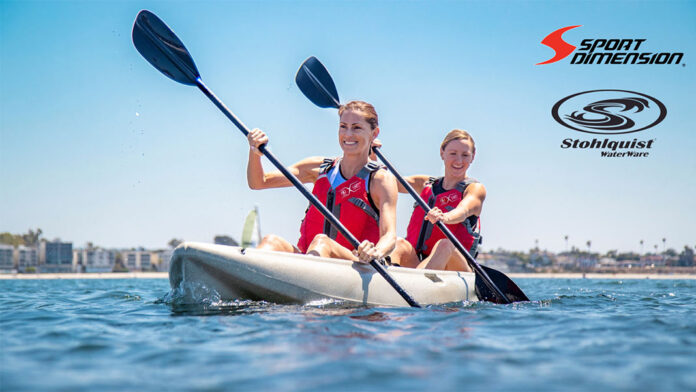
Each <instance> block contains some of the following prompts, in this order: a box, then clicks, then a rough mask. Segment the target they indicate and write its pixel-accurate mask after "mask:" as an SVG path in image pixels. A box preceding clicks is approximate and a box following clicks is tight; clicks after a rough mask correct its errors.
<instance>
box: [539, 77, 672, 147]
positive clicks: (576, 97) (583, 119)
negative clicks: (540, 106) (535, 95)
mask: <svg viewBox="0 0 696 392" xmlns="http://www.w3.org/2000/svg"><path fill="white" fill-rule="evenodd" d="M551 115H552V116H553V118H554V120H556V121H557V122H558V123H559V124H561V125H563V126H564V127H567V128H570V129H572V130H574V131H578V132H584V133H591V134H601V135H622V134H627V133H634V132H640V131H643V130H646V129H648V128H652V127H654V126H656V125H657V124H659V123H660V122H662V121H663V120H664V119H665V117H666V116H667V108H666V107H665V105H664V104H663V103H662V102H660V101H659V100H657V99H656V98H653V97H651V96H649V95H646V94H643V93H638V92H635V91H629V90H611V89H607V90H590V91H583V92H580V93H576V94H573V95H569V96H567V97H565V98H563V99H561V100H560V101H558V102H556V104H555V105H553V108H552V109H551ZM655 140H656V139H649V140H639V139H638V138H633V139H632V140H630V139H627V140H611V139H609V138H605V139H603V140H600V139H597V138H594V139H592V140H582V139H573V138H567V139H564V140H563V141H562V142H561V148H563V149H598V150H601V156H603V157H647V156H648V155H649V154H650V152H649V151H648V150H650V149H652V148H653V144H654V142H655Z"/></svg>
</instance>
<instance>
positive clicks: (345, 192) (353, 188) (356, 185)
mask: <svg viewBox="0 0 696 392" xmlns="http://www.w3.org/2000/svg"><path fill="white" fill-rule="evenodd" d="M361 185H362V184H360V182H354V183H352V184H350V185H349V186H347V187H345V188H343V189H341V197H343V198H345V197H348V196H349V195H350V194H351V193H352V192H358V191H359V190H360V187H361Z"/></svg>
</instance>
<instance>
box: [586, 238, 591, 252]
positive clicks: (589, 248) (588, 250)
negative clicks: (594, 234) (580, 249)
mask: <svg viewBox="0 0 696 392" xmlns="http://www.w3.org/2000/svg"><path fill="white" fill-rule="evenodd" d="M585 244H586V245H587V253H591V249H592V241H590V240H587V242H586V243H585Z"/></svg>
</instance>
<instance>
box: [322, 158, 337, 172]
mask: <svg viewBox="0 0 696 392" xmlns="http://www.w3.org/2000/svg"><path fill="white" fill-rule="evenodd" d="M336 161H337V159H336V158H324V161H322V162H321V165H319V174H326V173H328V172H329V170H331V168H332V167H334V165H335V164H336Z"/></svg>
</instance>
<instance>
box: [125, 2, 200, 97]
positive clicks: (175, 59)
mask: <svg viewBox="0 0 696 392" xmlns="http://www.w3.org/2000/svg"><path fill="white" fill-rule="evenodd" d="M133 44H134V45H135V48H136V49H138V52H140V54H141V55H142V56H143V57H145V60H147V61H148V62H149V63H150V64H152V65H153V66H154V67H155V68H157V69H158V70H160V72H162V73H163V74H165V75H167V76H168V77H170V78H171V79H173V80H175V81H177V82H179V83H183V84H188V85H195V84H196V79H198V78H199V77H200V76H201V75H200V74H199V73H198V69H197V68H196V64H194V62H193V58H191V55H190V54H189V52H188V51H187V50H186V47H184V44H183V43H182V42H181V40H180V39H179V37H177V36H176V35H175V34H174V33H173V32H172V30H171V29H170V28H169V27H167V25H166V24H164V22H162V20H161V19H160V18H158V17H157V15H155V14H153V13H152V12H150V11H147V10H142V11H140V12H139V13H138V16H137V17H136V18H135V23H134V24H133Z"/></svg>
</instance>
